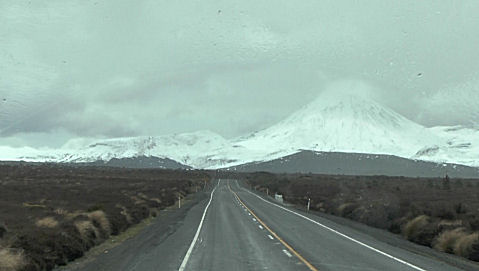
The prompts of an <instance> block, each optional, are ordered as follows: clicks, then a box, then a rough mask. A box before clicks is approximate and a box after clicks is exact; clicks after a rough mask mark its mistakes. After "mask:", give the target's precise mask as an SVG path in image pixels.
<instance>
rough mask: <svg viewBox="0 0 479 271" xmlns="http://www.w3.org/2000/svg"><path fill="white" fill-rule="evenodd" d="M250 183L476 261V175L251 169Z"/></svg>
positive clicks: (478, 196)
mask: <svg viewBox="0 0 479 271" xmlns="http://www.w3.org/2000/svg"><path fill="white" fill-rule="evenodd" d="M242 177H243V178H245V179H246V180H247V182H248V183H249V185H251V187H252V188H253V189H256V190H259V191H263V192H266V191H267V190H268V192H269V193H270V194H275V193H278V194H282V195H283V197H284V199H285V200H286V201H287V202H289V203H293V204H297V205H299V206H306V205H307V202H308V198H310V199H311V210H315V211H320V212H324V213H328V214H333V215H337V216H342V217H345V218H348V219H351V220H355V221H358V222H361V223H364V224H367V225H369V226H373V227H377V228H381V229H387V230H389V231H390V232H393V233H396V234H400V235H402V236H403V237H404V238H406V239H408V240H410V241H412V242H415V243H417V244H420V245H424V246H429V247H432V248H434V249H436V250H439V251H442V252H446V253H451V254H456V255H458V256H462V257H465V258H467V259H470V260H473V261H479V180H473V179H450V178H449V177H446V178H405V177H387V176H338V175H314V174H288V175H287V174H271V173H265V172H263V173H250V174H245V175H243V176H242Z"/></svg>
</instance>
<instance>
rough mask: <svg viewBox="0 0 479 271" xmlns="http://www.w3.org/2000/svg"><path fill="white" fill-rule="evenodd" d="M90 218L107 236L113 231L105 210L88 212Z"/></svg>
mask: <svg viewBox="0 0 479 271" xmlns="http://www.w3.org/2000/svg"><path fill="white" fill-rule="evenodd" d="M88 218H89V219H90V221H91V222H92V223H93V225H94V226H95V227H97V228H98V229H100V230H101V231H102V233H103V234H104V235H105V237H106V236H109V235H110V233H111V226H110V221H109V220H108V218H107V217H106V214H105V212H103V211H101V210H98V211H94V212H91V213H89V214H88Z"/></svg>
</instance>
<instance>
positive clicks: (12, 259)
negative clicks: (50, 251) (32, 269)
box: [0, 247, 27, 271]
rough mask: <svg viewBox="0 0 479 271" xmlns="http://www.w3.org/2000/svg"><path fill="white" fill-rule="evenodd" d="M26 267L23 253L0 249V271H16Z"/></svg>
mask: <svg viewBox="0 0 479 271" xmlns="http://www.w3.org/2000/svg"><path fill="white" fill-rule="evenodd" d="M26 265H27V261H26V259H25V255H24V254H23V251H16V252H15V251H13V250H12V249H6V248H1V247H0V271H18V270H21V269H22V268H23V267H25V266H26Z"/></svg>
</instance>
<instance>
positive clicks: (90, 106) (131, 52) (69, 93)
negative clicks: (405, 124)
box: [0, 0, 479, 144]
mask: <svg viewBox="0 0 479 271" xmlns="http://www.w3.org/2000/svg"><path fill="white" fill-rule="evenodd" d="M28 3H29V2H25V3H23V2H19V1H14V0H11V1H2V2H1V3H0V24H1V25H2V26H4V27H2V29H0V70H1V73H0V98H2V97H5V98H6V101H5V102H3V103H0V136H2V137H3V138H4V140H3V141H2V140H1V139H0V144H2V142H6V143H5V144H8V142H11V140H10V139H9V141H8V142H7V140H6V138H7V137H8V138H11V137H14V136H15V135H17V136H19V137H24V138H27V139H25V142H26V143H25V144H27V143H28V142H33V140H32V139H31V137H30V136H26V134H29V133H30V134H35V133H36V134H39V133H40V134H41V133H51V135H52V136H51V138H52V140H58V141H64V140H65V138H66V137H67V135H68V136H71V137H75V136H90V137H113V136H127V135H147V134H164V133H174V132H185V131H194V130H198V129H211V130H213V131H216V132H219V133H221V134H222V135H224V136H226V137H234V136H238V135H241V134H244V133H247V132H250V131H253V130H258V129H261V128H265V127H267V126H269V125H271V124H274V123H275V122H277V121H279V120H280V119H282V118H284V117H286V116H288V115H289V114H290V113H292V112H294V111H295V110H296V109H298V108H300V107H301V106H302V105H304V104H306V103H308V102H309V101H311V100H312V99H314V98H315V97H316V96H317V95H318V94H319V93H320V92H321V91H322V90H323V88H324V86H325V85H326V84H328V83H329V82H332V81H336V80H343V79H345V78H346V79H347V78H354V79H360V80H364V81H367V82H370V83H371V84H372V85H374V86H376V92H375V95H376V96H377V98H378V99H379V100H381V101H382V102H384V103H386V104H387V105H389V106H391V107H392V108H394V109H395V110H397V111H399V112H400V113H402V114H404V115H405V116H407V117H408V118H410V119H413V120H416V121H419V122H420V123H422V124H424V125H427V126H432V125H446V124H447V125H454V124H470V123H473V122H474V118H475V116H476V115H475V113H474V112H477V111H475V108H477V107H475V106H476V104H472V103H471V101H474V100H476V101H477V100H479V91H476V90H477V87H468V88H467V89H469V90H466V88H464V87H463V86H464V84H469V85H474V83H468V82H475V81H474V80H476V78H477V77H478V76H477V72H478V70H479V54H477V46H476V45H477V44H479V17H478V16H477V15H476V14H477V13H478V12H479V4H478V3H477V1H472V0H471V1H460V2H458V1H422V2H417V1H412V0H411V1H401V2H397V1H383V0H377V1H369V2H367V3H364V2H353V1H321V2H318V1H313V0H311V1H301V3H296V2H292V1H264V2H248V1H243V2H238V3H227V4H226V3H223V2H219V1H209V2H204V1H192V2H189V3H188V4H185V3H182V2H177V1H173V2H165V1H153V0H145V1H136V2H135V3H134V4H132V3H131V2H130V1H98V2H96V1H79V2H74V1H68V2H65V1H61V0H56V1H55V0H54V1H47V2H45V1H31V4H28ZM218 10H221V12H220V13H219V12H218ZM471 89H472V90H471ZM458 93H459V94H461V95H458ZM464 93H467V94H464ZM461 97H462V98H461ZM464 104H466V106H464ZM447 105H454V106H450V107H449V108H448V110H443V109H442V108H444V107H447ZM456 108H461V110H459V109H456ZM445 112H447V113H445ZM58 131H63V132H61V133H63V135H62V136H60V135H58V136H56V134H58V133H60V132H58ZM39 142H40V141H35V142H33V143H32V144H41V143H39ZM18 144H19V143H18ZM45 144H50V143H49V142H45ZM55 144H59V143H55Z"/></svg>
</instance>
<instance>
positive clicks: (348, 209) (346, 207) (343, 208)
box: [338, 203, 359, 217]
mask: <svg viewBox="0 0 479 271" xmlns="http://www.w3.org/2000/svg"><path fill="white" fill-rule="evenodd" d="M357 208H359V204H357V203H343V204H341V205H339V207H338V214H339V215H340V216H344V217H348V216H350V215H351V213H352V212H354V210H356V209H357Z"/></svg>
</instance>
